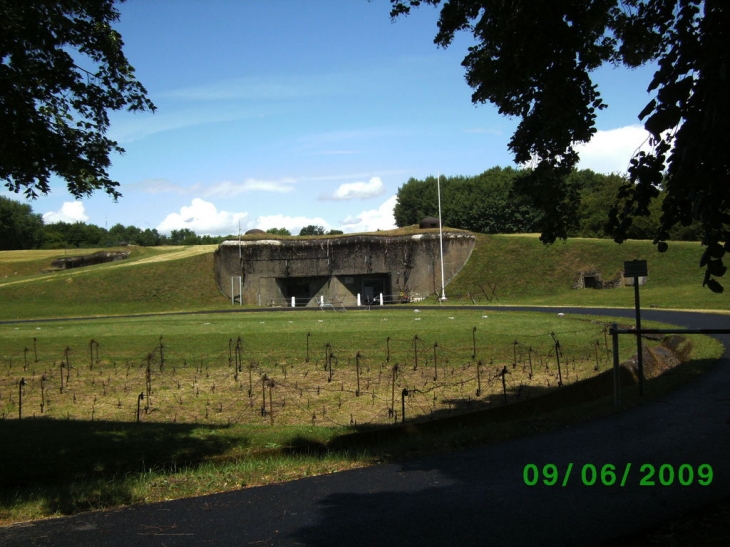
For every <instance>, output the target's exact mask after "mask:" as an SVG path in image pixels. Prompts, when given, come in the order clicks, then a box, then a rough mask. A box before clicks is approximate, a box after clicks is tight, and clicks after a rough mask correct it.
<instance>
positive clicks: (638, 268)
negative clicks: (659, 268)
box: [624, 260, 649, 277]
mask: <svg viewBox="0 0 730 547" xmlns="http://www.w3.org/2000/svg"><path fill="white" fill-rule="evenodd" d="M647 275H649V271H648V270H647V267H646V260H627V261H625V262H624V277H646V276H647Z"/></svg>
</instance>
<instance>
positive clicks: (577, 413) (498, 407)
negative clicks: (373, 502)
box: [285, 359, 718, 461]
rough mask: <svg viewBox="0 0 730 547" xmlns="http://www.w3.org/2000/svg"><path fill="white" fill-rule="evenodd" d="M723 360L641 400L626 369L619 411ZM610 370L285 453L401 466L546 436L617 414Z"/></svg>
mask: <svg viewBox="0 0 730 547" xmlns="http://www.w3.org/2000/svg"><path fill="white" fill-rule="evenodd" d="M717 363H718V360H717V359H693V360H690V361H687V362H685V363H682V364H680V365H678V366H675V367H674V368H672V369H671V370H668V371H666V372H664V373H663V374H661V375H657V376H655V377H653V378H646V379H645V381H644V395H643V396H639V395H638V388H637V384H638V378H637V376H636V373H635V371H634V370H632V365H631V363H627V364H623V365H622V366H621V368H620V375H621V401H620V403H621V406H620V408H622V409H623V408H628V407H631V406H634V405H636V404H640V403H641V402H645V401H647V400H651V399H652V398H653V397H655V396H661V395H663V394H665V393H667V392H669V391H672V390H674V389H676V388H678V387H680V386H682V385H683V384H685V383H687V382H689V381H691V380H692V379H693V378H696V377H698V376H700V375H702V374H704V373H705V372H706V371H708V370H709V369H710V368H712V367H713V366H715V365H716V364H717ZM613 374H614V373H613V370H612V369H609V370H605V371H603V372H602V373H600V374H598V375H596V376H594V377H592V378H589V379H587V380H583V381H580V382H576V383H573V384H568V385H564V386H562V387H560V388H550V389H548V388H546V387H542V386H537V385H533V386H527V388H526V389H520V388H519V387H512V388H508V390H507V403H505V402H504V401H503V399H502V396H501V395H500V396H499V397H494V398H493V399H492V400H491V402H490V401H489V400H486V399H462V400H453V401H451V405H450V406H451V408H450V409H443V410H438V411H435V412H434V413H433V414H432V415H431V416H430V417H427V418H424V417H420V418H418V419H415V420H406V421H405V422H404V423H398V424H393V425H391V426H382V425H356V426H351V428H350V429H351V431H352V432H351V433H346V434H344V435H340V436H338V437H335V438H333V439H331V440H330V441H329V442H328V443H322V442H321V441H317V440H310V439H307V438H304V437H298V438H296V439H294V440H293V441H292V442H291V443H290V445H289V446H288V447H287V448H286V449H285V450H286V451H287V452H289V453H292V454H306V455H325V454H328V453H332V452H350V453H353V452H355V453H360V454H363V455H365V454H366V455H368V456H370V457H375V458H376V459H378V460H381V461H397V460H400V459H403V458H408V457H412V456H414V455H420V454H425V453H433V452H443V451H450V450H456V449H459V448H463V447H466V446H473V445H477V444H484V443H489V442H498V441H503V440H506V439H510V438H516V437H521V436H525V435H530V434H535V433H544V432H546V431H550V430H552V429H555V428H558V427H565V426H568V425H571V424H575V423H580V422H583V421H586V420H589V419H593V418H596V417H599V416H605V415H608V414H612V413H615V412H617V411H618V409H617V407H616V405H615V399H614V380H613Z"/></svg>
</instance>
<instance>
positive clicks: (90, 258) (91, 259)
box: [51, 251, 129, 270]
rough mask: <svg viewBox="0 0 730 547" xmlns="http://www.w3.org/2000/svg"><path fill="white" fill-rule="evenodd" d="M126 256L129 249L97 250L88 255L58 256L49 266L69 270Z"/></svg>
mask: <svg viewBox="0 0 730 547" xmlns="http://www.w3.org/2000/svg"><path fill="white" fill-rule="evenodd" d="M128 257H129V251H98V252H96V253H92V254H88V255H81V256H64V257H60V258H57V259H55V260H54V261H53V262H51V266H53V267H54V268H56V269H58V270H70V269H72V268H83V267H85V266H95V265H96V264H105V263H107V262H114V261H117V260H124V259H126V258H128Z"/></svg>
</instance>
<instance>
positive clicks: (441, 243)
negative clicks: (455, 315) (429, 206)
mask: <svg viewBox="0 0 730 547" xmlns="http://www.w3.org/2000/svg"><path fill="white" fill-rule="evenodd" d="M436 191H437V193H438V197H439V247H440V249H441V298H440V300H446V289H445V288H444V232H443V227H442V223H441V173H439V174H438V176H437V177H436Z"/></svg>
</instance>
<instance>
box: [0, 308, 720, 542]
mask: <svg viewBox="0 0 730 547" xmlns="http://www.w3.org/2000/svg"><path fill="white" fill-rule="evenodd" d="M470 309H471V308H470ZM487 309H490V310H494V311H497V310H499V311H504V310H508V311H509V310H518V309H519V310H529V311H547V310H545V309H544V308H504V307H499V308H487ZM549 312H550V313H558V312H564V313H566V314H567V313H580V314H588V315H603V316H606V315H611V316H616V317H632V316H633V311H632V310H605V309H600V310H596V309H571V308H562V309H561V308H550V309H549ZM642 318H643V319H645V320H656V321H662V322H665V323H670V324H674V325H677V326H681V327H688V328H714V329H722V328H730V316H728V315H720V314H705V313H693V312H669V311H659V310H642ZM718 338H720V339H721V341H722V342H723V343H724V344H725V347H726V348H727V347H730V335H721V336H718ZM629 463H630V464H631V467H630V468H629V470H628V473H627V475H626V479H625V485H624V486H623V487H622V486H618V485H614V486H603V485H602V484H601V479H600V476H599V478H598V479H597V481H596V484H594V485H593V486H586V485H584V478H583V477H582V476H581V471H584V470H585V472H586V473H587V475H586V477H585V480H586V481H589V480H590V467H584V466H585V465H586V464H592V465H594V466H595V467H596V469H597V470H598V471H599V473H600V470H601V469H602V467H603V466H604V465H606V464H613V465H615V466H616V468H617V470H618V471H617V474H618V475H619V478H618V479H617V483H618V482H619V481H620V480H621V479H622V477H623V474H624V472H626V470H627V464H629ZM528 464H535V465H536V466H538V468H542V466H543V465H545V464H555V465H556V466H557V469H559V470H561V475H560V480H559V482H558V484H556V485H555V486H547V485H545V484H542V483H541V482H538V483H537V484H536V485H534V486H527V485H526V484H525V480H524V478H523V476H524V475H523V471H524V469H525V466H526V465H528ZM570 464H573V466H572V468H571V469H572V473H571V475H570V477H569V479H568V482H567V484H566V485H565V486H563V485H562V482H563V480H564V476H565V471H566V470H567V469H568V467H569V465H570ZM643 464H651V465H653V466H654V468H655V469H656V474H655V475H654V476H653V477H649V476H648V475H649V471H648V468H645V470H644V471H643V472H642V471H641V469H640V468H641V466H642V465H643ZM665 464H666V465H665ZM702 464H707V465H710V466H711V467H712V469H713V471H714V476H713V478H712V482H711V484H709V485H707V486H702V485H700V484H698V480H697V479H698V477H697V471H698V469H699V466H700V465H702ZM661 466H664V471H663V472H662V473H663V474H662V477H661V478H660V476H659V470H660V468H661ZM668 466H671V467H672V469H673V470H674V471H675V472H677V471H678V470H679V469H680V467H682V466H683V467H682V469H683V471H684V475H683V478H684V481H685V482H688V478H689V475H688V473H689V470H690V467H691V469H692V470H693V471H694V473H695V474H694V476H693V479H692V480H691V482H692V484H690V485H688V486H683V485H681V484H679V480H678V478H677V477H674V478H673V484H672V485H670V486H663V485H662V484H661V480H663V481H664V482H669V480H668V478H669V467H668ZM704 469H707V468H704ZM642 478H644V479H647V480H653V481H654V485H647V486H641V485H640V482H641V480H642ZM728 492H730V354H729V353H728V351H727V350H726V352H725V354H724V355H723V357H722V358H721V360H720V362H719V363H718V366H716V367H714V368H713V369H712V370H710V371H709V372H708V373H706V374H705V375H703V376H702V377H701V378H699V379H697V380H696V381H694V382H692V383H690V384H688V385H685V386H683V387H682V388H680V389H679V390H677V391H675V392H673V393H670V394H668V395H666V396H664V397H663V398H661V399H658V400H653V401H651V402H647V403H645V404H643V405H641V406H639V407H636V408H632V409H629V410H626V411H624V412H622V413H620V414H616V415H611V416H607V417H604V418H601V419H598V420H595V421H591V422H588V423H583V424H580V425H576V426H573V427H570V428H566V429H563V430H559V431H553V432H550V433H546V434H541V435H536V436H534V437H529V438H522V439H515V440H511V441H507V442H504V443H500V444H491V445H487V446H483V447H479V448H475V449H470V450H465V451H462V452H458V453H453V454H447V455H439V456H433V457H427V458H423V459H418V460H412V461H407V462H403V463H396V464H387V465H379V466H375V467H370V468H365V469H357V470H353V471H346V472H342V473H337V474H332V475H327V476H319V477H312V478H307V479H301V480H297V481H293V482H288V483H284V484H277V485H271V486H264V487H259V488H250V489H244V490H238V491H234V492H227V493H223V494H215V495H211V496H204V497H200V498H191V499H183V500H177V501H171V502H166V503H155V504H149V505H139V506H133V507H128V508H123V509H119V510H114V511H108V512H99V513H86V514H81V515H77V516H73V517H67V518H59V519H50V520H45V521H38V522H33V523H28V524H21V525H13V526H9V527H4V528H0V546H10V545H12V546H14V545H23V546H29V545H33V546H61V545H64V546H65V545H74V546H87V545H88V546H94V547H99V546H122V545H135V546H140V547H144V546H163V545H164V546H193V545H196V546H198V545H216V546H228V545H231V546H233V545H236V546H239V545H285V546H288V545H292V546H293V545H299V546H301V545H305V546H330V545H331V546H348V547H355V546H363V547H365V546H368V547H370V546H376V545H377V546H389V545H393V546H395V545H398V546H402V545H420V546H442V545H484V546H487V545H489V546H495V545H510V546H521V545H560V546H566V545H580V546H583V545H599V544H603V543H605V542H606V541H609V540H611V539H613V538H617V537H620V536H622V535H624V534H627V533H631V532H633V531H636V530H638V529H641V528H644V527H647V526H650V525H652V524H655V523H658V522H660V521H662V520H664V519H666V518H670V517H673V516H676V515H678V514H681V513H684V512H686V511H689V510H693V509H697V508H700V507H702V506H703V505H705V504H707V503H710V502H713V501H715V500H718V499H720V498H722V497H726V496H727V494H728Z"/></svg>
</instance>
